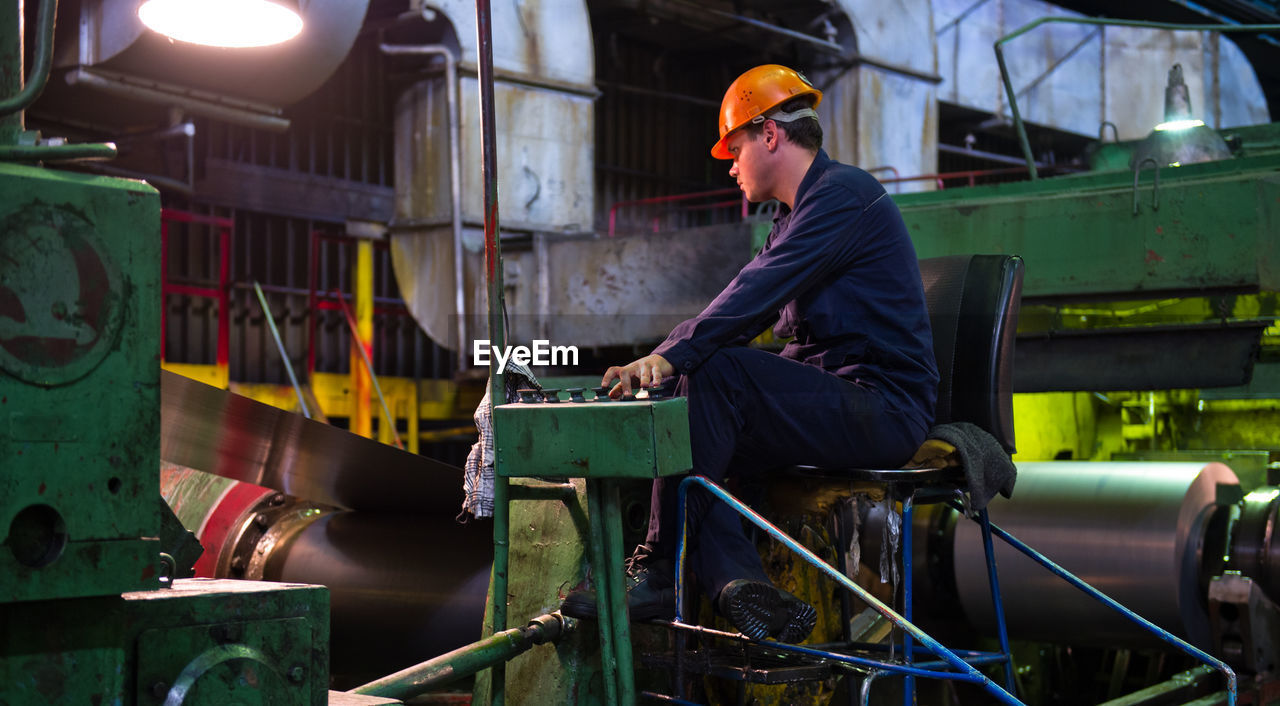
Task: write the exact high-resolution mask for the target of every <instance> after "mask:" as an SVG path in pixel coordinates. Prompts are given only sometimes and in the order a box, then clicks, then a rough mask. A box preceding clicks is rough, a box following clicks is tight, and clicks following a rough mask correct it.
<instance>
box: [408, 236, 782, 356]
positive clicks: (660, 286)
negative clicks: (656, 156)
mask: <svg viewBox="0 0 1280 706" xmlns="http://www.w3.org/2000/svg"><path fill="white" fill-rule="evenodd" d="M503 213H506V211H503ZM765 225H767V224H765ZM753 227H758V226H753V225H752V224H729V225H724V226H713V227H708V228H700V229H689V230H683V231H677V232H664V233H657V234H653V235H646V236H636V237H626V238H613V239H608V238H590V237H572V238H571V237H558V238H557V237H550V236H548V237H545V238H541V237H540V238H535V239H534V241H533V242H532V243H530V244H519V245H517V244H514V243H511V244H507V243H504V245H503V261H504V263H503V266H504V269H505V279H504V283H505V285H506V304H507V313H508V321H509V323H510V330H509V332H508V339H509V340H510V341H511V342H513V344H514V343H522V344H524V345H528V343H529V341H531V340H533V339H535V338H540V339H546V340H550V341H551V342H552V343H554V344H556V345H575V346H579V347H584V346H605V345H618V344H631V343H642V344H643V343H645V342H649V343H655V342H657V341H661V340H662V339H663V338H665V337H666V335H667V334H668V333H669V332H670V331H671V328H672V326H674V325H675V324H677V323H679V322H681V321H683V320H684V319H686V318H688V317H690V316H693V315H696V314H697V313H698V312H699V311H701V310H702V309H703V307H705V306H706V305H707V304H708V303H709V302H710V301H711V300H712V299H714V298H715V296H716V294H718V293H719V292H720V290H721V289H722V288H723V287H724V286H725V285H726V284H728V283H729V281H730V280H732V279H733V276H734V275H736V274H737V273H738V270H739V269H741V268H742V266H743V265H745V264H747V262H748V261H749V260H750V258H751V237H752V228H753ZM467 231H468V233H471V232H473V231H472V230H471V229H467ZM465 238H466V239H469V238H470V235H467V236H465ZM451 240H452V236H451V234H450V233H449V229H448V227H447V226H443V227H441V228H438V229H435V230H433V231H431V232H430V233H424V234H421V235H417V236H412V237H407V236H404V235H403V234H400V235H397V237H396V238H395V239H394V240H393V241H392V245H391V248H392V257H393V262H394V263H395V267H396V277H397V280H398V281H399V283H400V288H401V292H402V293H403V295H404V297H405V301H406V302H407V303H408V306H409V309H410V311H412V312H413V315H414V318H415V319H416V320H417V321H418V323H419V324H420V325H421V326H422V327H423V329H424V330H425V331H426V332H427V334H428V335H430V336H431V338H432V339H433V340H435V341H436V342H437V343H439V344H441V345H456V344H455V343H454V341H455V340H456V334H454V332H453V328H452V327H453V326H454V321H455V320H454V319H453V318H452V317H453V308H454V305H453V301H452V299H450V298H448V297H442V296H440V292H441V291H448V290H444V289H443V286H446V283H449V282H452V266H453V260H452V242H451ZM466 255H467V257H466V285H467V286H466V291H467V295H468V303H467V310H468V311H469V312H472V315H473V316H475V312H483V311H484V310H485V309H484V305H483V299H482V298H481V294H482V293H483V287H482V283H483V274H482V272H481V265H482V262H481V257H480V255H479V254H477V253H472V252H470V251H468V252H467V254H466ZM415 263H416V264H415ZM468 321H469V327H468V328H469V330H470V331H471V332H472V338H473V340H474V339H475V338H483V337H484V333H483V332H484V331H485V323H484V319H483V318H472V319H468ZM469 352H470V351H468V353H469Z"/></svg>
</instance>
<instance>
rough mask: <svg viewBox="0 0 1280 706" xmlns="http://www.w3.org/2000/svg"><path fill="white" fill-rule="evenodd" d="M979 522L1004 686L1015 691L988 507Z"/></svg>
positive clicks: (983, 511)
mask: <svg viewBox="0 0 1280 706" xmlns="http://www.w3.org/2000/svg"><path fill="white" fill-rule="evenodd" d="M978 524H979V525H981V526H982V551H983V552H985V553H986V555H987V582H988V583H989V584H991V607H992V608H993V609H994V610H995V612H996V633H997V635H998V637H999V638H1000V652H1002V653H1003V654H1004V688H1005V689H1006V690H1008V692H1009V693H1011V694H1012V693H1014V691H1015V687H1014V683H1013V653H1012V652H1010V651H1009V631H1008V630H1007V629H1006V627H1005V622H1004V599H1003V598H1002V597H1001V596H1000V579H999V578H997V576H996V553H995V550H994V548H992V546H991V518H990V516H988V515H987V509H986V508H983V509H982V510H980V511H978Z"/></svg>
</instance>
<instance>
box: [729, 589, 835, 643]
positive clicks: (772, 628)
mask: <svg viewBox="0 0 1280 706" xmlns="http://www.w3.org/2000/svg"><path fill="white" fill-rule="evenodd" d="M721 610H722V611H723V612H724V613H725V617H727V618H728V619H729V622H731V623H733V626H734V627H736V628H737V629H738V630H739V631H740V632H741V633H742V634H743V635H746V636H747V637H749V638H751V639H753V640H763V639H765V638H767V637H773V638H776V639H777V640H778V641H779V642H787V643H795V642H800V641H801V640H803V639H805V638H806V637H808V636H809V633H811V632H813V627H814V625H816V624H817V622H818V613H817V611H816V610H814V608H813V606H811V605H809V604H808V603H805V602H804V601H802V600H800V599H799V598H796V597H795V596H792V595H791V594H789V593H786V592H784V591H780V590H778V589H777V588H775V587H773V586H771V585H769V584H767V583H763V582H760V581H749V580H739V581H733V582H730V583H729V585H727V586H725V587H724V594H723V597H722V601H721Z"/></svg>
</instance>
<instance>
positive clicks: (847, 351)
mask: <svg viewBox="0 0 1280 706" xmlns="http://www.w3.org/2000/svg"><path fill="white" fill-rule="evenodd" d="M821 100H822V93H821V92H820V91H818V90H817V89H816V88H814V87H813V85H812V84H810V83H809V81H808V79H806V78H805V77H804V76H802V75H801V74H799V73H797V72H796V71H793V70H791V69H789V68H786V67H783V66H777V65H766V66H758V67H756V68H754V69H751V70H750V71H747V72H746V73H744V74H742V75H741V76H739V77H738V79H737V80H735V81H734V82H733V84H732V85H730V87H729V90H728V91H727V92H726V93H725V96H724V101H723V102H722V104H721V107H720V140H719V141H718V142H717V143H716V144H715V146H714V147H713V148H712V150H711V154H712V156H714V157H716V158H719V159H730V160H733V165H732V167H730V169H729V175H730V176H732V177H734V178H735V179H736V180H737V182H738V185H739V186H740V187H741V189H742V191H743V193H744V194H745V195H746V198H747V199H748V200H750V201H753V202H762V201H768V200H770V199H777V200H778V201H779V202H780V204H781V206H780V208H779V213H778V216H777V218H776V219H775V220H774V226H773V230H772V231H771V232H770V234H769V239H768V241H767V242H766V243H765V246H764V248H763V249H762V250H761V251H760V253H759V254H758V255H757V256H756V258H755V259H754V260H752V261H751V262H750V263H749V264H747V265H746V266H745V267H744V268H743V269H742V270H741V271H740V272H739V273H738V275H737V276H736V277H735V278H734V279H733V281H732V282H730V283H729V285H728V286H727V287H725V289H724V291H722V292H721V293H720V295H719V296H717V297H716V299H715V300H714V301H712V302H711V304H710V305H709V306H707V308H706V309H705V310H704V311H703V312H702V313H701V314H699V315H698V316H697V317H695V318H693V319H689V320H688V321H685V322H683V323H681V324H680V325H679V326H677V327H676V328H675V330H673V331H672V332H671V335H669V336H668V337H667V339H666V341H664V342H663V343H662V344H661V345H659V346H658V347H657V348H656V349H654V351H653V353H651V354H649V355H647V356H645V357H643V358H641V359H639V360H636V361H634V362H632V363H629V364H627V365H624V366H620V367H616V366H615V367H611V368H609V369H608V370H607V371H605V374H604V379H603V380H602V382H601V384H602V385H608V384H609V383H611V382H612V381H613V380H615V379H616V380H618V383H617V385H616V386H615V387H614V388H613V391H612V392H613V394H614V395H615V396H617V395H620V394H625V393H628V392H631V390H632V388H633V387H634V386H636V385H639V386H640V387H649V386H651V385H656V384H658V383H660V382H661V381H663V380H664V379H665V378H668V377H670V376H674V375H678V376H679V379H678V382H677V388H676V389H677V393H678V394H683V395H685V396H686V397H687V398H688V403H689V431H690V441H691V446H692V453H693V472H694V473H698V474H702V475H705V476H707V477H708V478H710V479H711V480H713V481H716V482H721V481H723V479H724V477H725V475H726V474H728V473H732V474H734V475H736V476H739V477H741V476H749V475H750V474H753V473H759V472H762V471H766V470H769V469H771V468H778V467H782V466H788V465H795V464H808V465H818V466H827V467H842V466H843V467H870V468H896V467H898V466H900V465H902V464H903V463H904V462H906V461H907V460H908V459H909V458H910V457H911V454H912V453H913V452H914V451H915V450H916V448H917V447H918V446H919V445H920V444H921V442H923V441H924V438H925V433H926V431H927V430H928V428H929V425H930V424H931V423H932V421H933V409H934V401H935V397H936V394H937V383H938V373H937V368H936V366H935V364H934V359H933V344H932V338H931V335H930V331H929V319H928V314H927V311H926V309H925V301H924V291H923V287H922V286H921V283H920V272H919V268H918V266H917V263H916V255H915V250H914V248H913V246H912V244H911V241H910V239H909V238H908V236H907V230H906V226H905V225H904V224H903V222H902V216H901V215H900V214H899V212H898V209H897V206H895V205H894V203H893V201H892V200H891V199H890V198H888V196H887V195H886V194H885V190H884V188H883V187H882V186H881V185H880V184H879V182H877V181H876V180H875V179H874V178H872V177H871V176H870V175H868V174H867V173H866V172H864V171H862V170H860V169H857V168H856V167H850V166H845V165H842V164H839V163H837V162H834V161H832V160H831V159H830V158H828V157H827V155H826V153H825V152H824V151H823V150H822V128H821V126H820V125H819V124H818V116H817V113H816V112H814V110H813V108H814V107H816V106H817V105H818V103H819V102H820V101H821ZM775 322H776V325H775V326H774V331H775V333H776V334H777V335H778V337H779V338H792V340H791V341H790V342H789V343H788V344H787V345H786V347H785V348H784V349H783V351H782V354H781V355H777V354H774V353H770V352H767V351H762V350H758V349H754V348H747V347H745V344H746V343H748V342H749V341H750V340H752V339H753V338H755V337H756V336H757V335H758V334H760V333H761V332H762V331H763V330H765V328H767V327H768V326H769V325H770V324H771V323H775ZM679 480H680V479H679V478H675V479H670V480H667V479H660V480H659V481H657V482H655V484H654V489H653V510H652V514H651V517H650V523H649V535H648V539H647V542H646V544H645V545H642V546H641V547H640V548H639V549H637V550H636V554H635V555H634V556H633V557H632V560H631V562H629V566H628V569H627V574H628V585H629V590H628V594H627V603H628V609H629V610H630V613H631V618H632V619H633V620H645V619H654V618H668V619H669V618H670V617H671V616H672V615H673V613H674V608H675V602H674V595H673V594H674V591H673V589H672V586H673V578H672V565H673V564H672V562H673V559H674V553H675V543H676V537H677V535H678V532H679V528H678V527H676V522H675V518H676V507H675V505H676V487H677V486H678V483H679ZM689 497H690V509H689V521H690V534H689V537H690V566H691V567H692V569H693V572H694V573H695V575H696V576H697V578H698V580H699V582H700V583H701V585H702V587H703V589H704V590H705V591H706V592H707V595H708V596H709V597H710V598H711V599H712V601H713V603H714V604H715V605H716V607H717V608H718V610H719V611H720V612H721V613H722V614H723V615H724V616H725V617H726V618H728V620H729V621H730V622H731V623H732V624H733V625H734V626H735V627H737V628H738V629H739V630H740V631H742V632H743V633H744V634H746V635H747V636H749V637H752V638H755V639H764V638H766V637H773V638H777V639H779V640H781V641H783V642H799V641H801V640H803V639H804V638H805V637H807V636H808V634H809V632H810V631H811V630H812V629H813V626H814V622H815V619H816V615H815V613H814V610H813V608H812V607H811V606H809V605H808V604H806V603H804V602H803V601H801V600H800V599H798V598H796V597H794V596H792V595H791V594H789V593H787V592H786V591H783V590H780V589H778V588H776V587H774V586H773V584H772V583H771V582H770V580H769V578H768V576H766V575H765V572H764V567H763V565H762V563H761V561H760V556H759V554H758V553H757V551H756V548H755V546H754V545H753V544H752V543H751V542H750V541H749V540H748V539H747V537H746V535H745V533H744V532H743V529H742V524H741V520H740V518H739V517H738V516H737V515H736V514H735V513H734V512H733V511H732V510H730V509H729V508H728V506H727V505H725V504H724V503H722V502H719V501H714V502H713V498H711V497H710V496H709V495H708V494H706V493H705V492H701V491H699V492H691V493H690V496H689ZM563 610H564V612H565V614H567V615H572V616H577V617H594V616H595V613H596V605H595V598H594V596H593V595H592V594H591V593H589V592H576V593H573V594H570V595H569V596H568V597H567V598H566V600H565V603H564V606H563Z"/></svg>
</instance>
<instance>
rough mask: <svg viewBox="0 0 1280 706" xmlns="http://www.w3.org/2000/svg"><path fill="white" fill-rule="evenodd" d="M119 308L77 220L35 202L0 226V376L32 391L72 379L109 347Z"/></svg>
mask: <svg viewBox="0 0 1280 706" xmlns="http://www.w3.org/2000/svg"><path fill="white" fill-rule="evenodd" d="M123 302H124V296H123V286H122V281H121V278H120V273H119V270H118V269H117V268H116V267H115V265H114V263H113V262H112V261H111V259H110V258H109V257H107V255H106V251H105V249H104V248H103V247H102V245H101V241H100V239H99V238H98V235H97V232H96V230H95V229H94V227H93V224H92V223H90V222H89V221H88V220H87V219H86V218H85V217H84V216H82V215H80V214H79V213H76V212H74V211H71V210H68V209H66V208H59V207H56V206H49V205H47V204H43V203H39V202H35V203H30V204H26V205H24V206H22V207H20V208H19V209H18V210H17V211H15V212H13V213H11V214H9V215H8V216H5V217H4V218H0V369H3V370H4V371H5V372H7V373H10V374H11V375H14V376H15V377H18V378H20V379H22V380H25V381H27V382H31V383H35V384H37V385H62V384H65V383H68V382H72V381H73V380H77V379H79V378H80V377H82V376H84V375H85V374H87V373H88V372H89V371H90V370H92V369H93V368H94V367H95V366H97V365H98V363H100V362H102V359H103V358H104V357H106V355H107V353H109V352H110V351H111V349H112V348H113V347H114V345H115V341H116V335H117V333H118V332H119V329H120V323H121V319H122V318H123V311H122V309H123Z"/></svg>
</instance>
